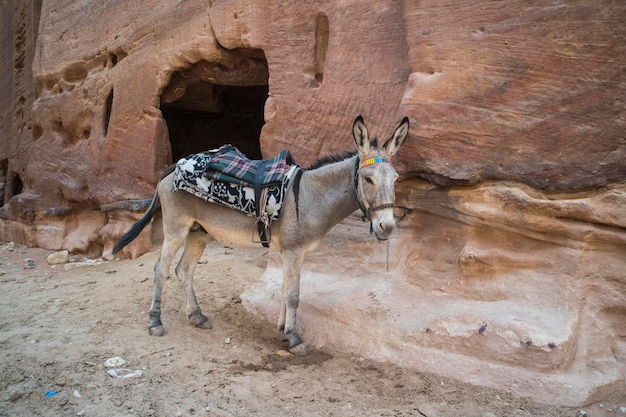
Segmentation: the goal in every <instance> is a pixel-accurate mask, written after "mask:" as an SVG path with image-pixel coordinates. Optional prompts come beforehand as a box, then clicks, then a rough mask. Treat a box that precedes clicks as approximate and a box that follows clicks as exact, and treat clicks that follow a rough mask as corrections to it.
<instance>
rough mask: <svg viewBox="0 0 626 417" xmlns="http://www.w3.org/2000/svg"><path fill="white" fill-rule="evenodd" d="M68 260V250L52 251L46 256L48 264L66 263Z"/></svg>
mask: <svg viewBox="0 0 626 417" xmlns="http://www.w3.org/2000/svg"><path fill="white" fill-rule="evenodd" d="M69 261H70V252H69V251H66V250H62V251H58V252H53V253H51V254H50V255H48V256H47V257H46V262H48V265H58V264H66V263H68V262H69Z"/></svg>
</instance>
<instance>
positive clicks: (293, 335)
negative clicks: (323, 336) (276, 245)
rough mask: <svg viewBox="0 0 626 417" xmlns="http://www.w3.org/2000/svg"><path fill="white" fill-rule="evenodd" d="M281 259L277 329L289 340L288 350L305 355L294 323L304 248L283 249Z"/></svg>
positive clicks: (298, 298) (298, 300)
mask: <svg viewBox="0 0 626 417" xmlns="http://www.w3.org/2000/svg"><path fill="white" fill-rule="evenodd" d="M282 259H283V297H282V305H281V308H280V315H279V318H278V330H280V331H282V332H283V333H284V335H285V337H286V338H287V341H288V342H289V352H291V353H293V354H294V355H306V345H305V344H304V342H302V339H301V338H300V334H299V333H298V326H297V324H296V312H297V310H298V304H299V302H300V269H301V268H302V262H303V260H304V250H303V249H302V248H299V249H297V250H284V251H283V252H282Z"/></svg>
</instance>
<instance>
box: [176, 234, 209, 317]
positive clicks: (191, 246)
mask: <svg viewBox="0 0 626 417" xmlns="http://www.w3.org/2000/svg"><path fill="white" fill-rule="evenodd" d="M209 239H210V236H209V234H208V233H206V232H205V231H204V230H196V231H193V232H191V233H189V235H187V241H186V242H185V250H184V251H183V255H182V257H181V258H180V261H179V262H178V265H176V276H177V277H178V279H179V281H180V286H181V288H182V290H183V297H184V299H185V306H186V309H187V317H188V318H189V320H190V321H191V323H192V324H194V325H195V326H196V327H200V328H203V329H211V328H213V326H211V322H209V319H208V318H207V317H206V316H205V315H204V314H202V311H201V310H200V306H199V305H198V301H197V300H196V294H195V293H194V291H193V274H194V272H195V270H196V265H198V261H199V260H200V257H201V256H202V252H203V251H204V247H205V246H206V244H207V242H208V241H209Z"/></svg>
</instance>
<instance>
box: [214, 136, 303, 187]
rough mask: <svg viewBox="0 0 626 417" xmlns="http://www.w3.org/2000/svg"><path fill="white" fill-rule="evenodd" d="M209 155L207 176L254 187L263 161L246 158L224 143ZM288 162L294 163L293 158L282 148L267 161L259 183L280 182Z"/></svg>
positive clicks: (237, 150)
mask: <svg viewBox="0 0 626 417" xmlns="http://www.w3.org/2000/svg"><path fill="white" fill-rule="evenodd" d="M210 155H211V159H210V161H209V163H208V166H207V168H206V171H205V173H204V174H205V176H206V177H207V178H210V179H214V180H218V181H224V182H230V183H233V184H241V185H245V186H248V187H254V181H255V177H256V174H257V170H258V168H259V165H260V164H261V162H263V161H258V160H251V159H248V157H246V156H245V155H244V154H243V153H241V152H240V151H239V149H237V148H235V147H234V146H232V145H224V146H222V147H221V148H219V149H218V150H216V151H214V152H210ZM289 164H294V161H293V158H292V157H291V154H290V153H289V151H286V150H284V149H283V150H282V151H280V153H279V154H278V155H277V156H275V157H274V158H272V159H270V160H269V161H267V165H265V168H264V170H263V174H262V177H261V178H262V180H261V184H263V185H268V184H274V183H279V182H281V181H282V179H283V176H284V175H285V173H286V172H287V165H289Z"/></svg>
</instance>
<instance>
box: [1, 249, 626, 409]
mask: <svg viewBox="0 0 626 417" xmlns="http://www.w3.org/2000/svg"><path fill="white" fill-rule="evenodd" d="M48 253H49V252H47V251H44V250H41V249H32V248H25V247H22V246H19V245H13V244H10V243H4V244H1V245H0V283H1V290H2V295H1V298H0V347H1V348H2V357H1V359H0V375H1V376H0V381H1V383H0V388H1V393H0V415H1V416H271V417H277V416H359V417H363V416H428V417H435V416H454V417H457V416H468V417H471V416H478V417H493V416H572V417H574V416H585V415H587V416H626V396H625V395H614V396H612V397H611V398H607V399H605V400H603V401H602V402H598V403H595V404H591V405H589V406H587V407H584V408H580V407H571V408H568V407H551V406H546V405H541V404H537V403H534V402H532V401H530V400H528V399H518V398H513V397H511V396H510V395H508V394H507V393H506V392H498V391H494V390H490V389H485V388H479V387H474V386H470V385H466V384H462V383H459V382H456V381H454V380H449V379H443V378H440V377H437V376H435V375H428V374H421V373H417V372H415V371H413V370H410V369H402V368H399V367H396V366H393V365H389V364H383V363H376V362H372V361H367V360H363V359H362V358H359V357H354V356H353V355H350V354H349V353H340V352H333V351H320V350H315V349H310V352H309V354H308V355H307V356H305V357H296V356H291V355H289V354H287V353H286V352H285V351H284V348H285V345H284V344H283V342H282V341H281V337H280V335H279V333H278V332H277V330H276V329H275V325H274V324H273V323H268V322H265V321H263V320H260V319H257V318H255V317H253V316H251V315H250V314H249V313H248V312H247V311H246V310H245V309H244V308H243V306H242V304H241V300H240V298H239V294H241V293H242V292H243V290H244V288H245V287H246V286H247V285H248V284H249V283H252V282H254V281H257V280H259V278H260V276H261V275H262V274H263V271H264V268H265V265H266V263H267V251H266V250H265V249H258V250H250V249H247V250H239V249H232V248H226V247H223V246H221V245H219V244H218V243H210V244H209V246H208V247H207V249H206V250H205V254H204V255H203V258H202V260H201V262H200V265H198V269H197V273H196V280H195V290H196V294H197V296H198V299H199V301H200V304H201V306H202V307H203V312H204V313H205V314H206V315H207V316H209V317H210V319H211V321H212V323H213V327H214V328H213V329H212V330H200V329H196V328H194V327H192V326H190V325H188V324H187V320H186V318H185V316H184V313H183V308H182V296H181V292H180V290H179V288H178V282H177V280H176V278H172V279H169V280H168V282H167V284H166V287H165V292H164V312H163V322H164V325H165V328H166V334H165V336H164V337H162V338H156V337H152V336H149V335H148V331H147V310H148V307H149V304H150V297H151V291H152V266H153V264H154V261H155V260H156V258H157V256H158V253H157V251H153V252H150V253H148V254H146V255H144V256H142V257H140V258H138V259H135V260H122V261H111V262H102V261H100V262H93V261H92V262H74V263H69V264H65V265H57V266H51V265H48V263H47V262H46V256H47V255H48ZM113 357H121V358H123V359H124V360H125V361H126V363H125V364H123V365H118V367H119V368H125V369H128V370H129V371H125V372H127V373H130V372H135V371H141V375H140V376H137V373H130V375H132V377H128V378H115V377H112V376H110V375H109V374H108V373H107V371H109V370H111V369H115V368H109V367H107V366H105V361H107V359H109V358H113ZM123 372H124V371H118V375H120V376H121V375H124V373H123Z"/></svg>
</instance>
